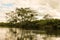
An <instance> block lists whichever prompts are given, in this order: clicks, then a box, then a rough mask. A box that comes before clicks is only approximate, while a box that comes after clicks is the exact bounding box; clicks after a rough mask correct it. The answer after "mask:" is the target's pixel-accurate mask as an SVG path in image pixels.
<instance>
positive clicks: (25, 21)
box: [0, 8, 60, 35]
mask: <svg viewBox="0 0 60 40" xmlns="http://www.w3.org/2000/svg"><path fill="white" fill-rule="evenodd" d="M6 15H7V20H8V21H7V23H0V26H3V27H9V28H22V29H25V30H42V31H45V32H46V33H47V34H50V35H52V34H54V35H57V34H60V32H59V31H60V19H52V18H51V17H50V18H48V16H49V15H45V16H44V19H41V20H36V18H35V16H37V12H36V11H35V10H31V9H30V8H16V10H15V12H14V11H12V12H11V13H6Z"/></svg>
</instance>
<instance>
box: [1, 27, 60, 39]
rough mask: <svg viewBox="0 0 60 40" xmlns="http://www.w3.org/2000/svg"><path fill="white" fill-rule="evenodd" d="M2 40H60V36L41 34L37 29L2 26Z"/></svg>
mask: <svg viewBox="0 0 60 40" xmlns="http://www.w3.org/2000/svg"><path fill="white" fill-rule="evenodd" d="M39 32H40V31H39ZM0 40H60V37H55V36H54V35H53V36H50V35H47V34H40V33H37V31H36V30H22V29H19V28H0Z"/></svg>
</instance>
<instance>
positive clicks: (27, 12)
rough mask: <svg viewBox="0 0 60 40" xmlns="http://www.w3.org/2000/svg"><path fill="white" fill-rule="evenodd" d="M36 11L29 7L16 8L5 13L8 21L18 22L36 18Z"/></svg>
mask: <svg viewBox="0 0 60 40" xmlns="http://www.w3.org/2000/svg"><path fill="white" fill-rule="evenodd" d="M36 13H37V12H36V11H35V10H32V9H30V8H16V10H15V11H11V12H10V13H6V14H7V19H8V22H11V23H18V22H23V21H33V20H35V19H36V17H35V16H36V15H37V14H36Z"/></svg>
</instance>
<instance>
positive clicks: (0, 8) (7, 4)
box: [0, 0, 60, 22]
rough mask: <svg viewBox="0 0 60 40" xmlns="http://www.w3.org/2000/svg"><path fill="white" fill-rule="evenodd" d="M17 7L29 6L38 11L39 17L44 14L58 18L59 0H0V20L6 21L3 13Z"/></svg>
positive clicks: (59, 15) (59, 11) (59, 12)
mask: <svg viewBox="0 0 60 40" xmlns="http://www.w3.org/2000/svg"><path fill="white" fill-rule="evenodd" d="M17 7H18V8H21V7H30V8H32V9H34V10H36V11H38V12H39V13H40V15H39V18H41V17H42V16H44V15H46V14H50V15H51V16H53V17H54V18H60V0H0V22H6V17H5V16H6V14H5V13H7V12H10V11H14V10H15V9H16V8H17Z"/></svg>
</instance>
